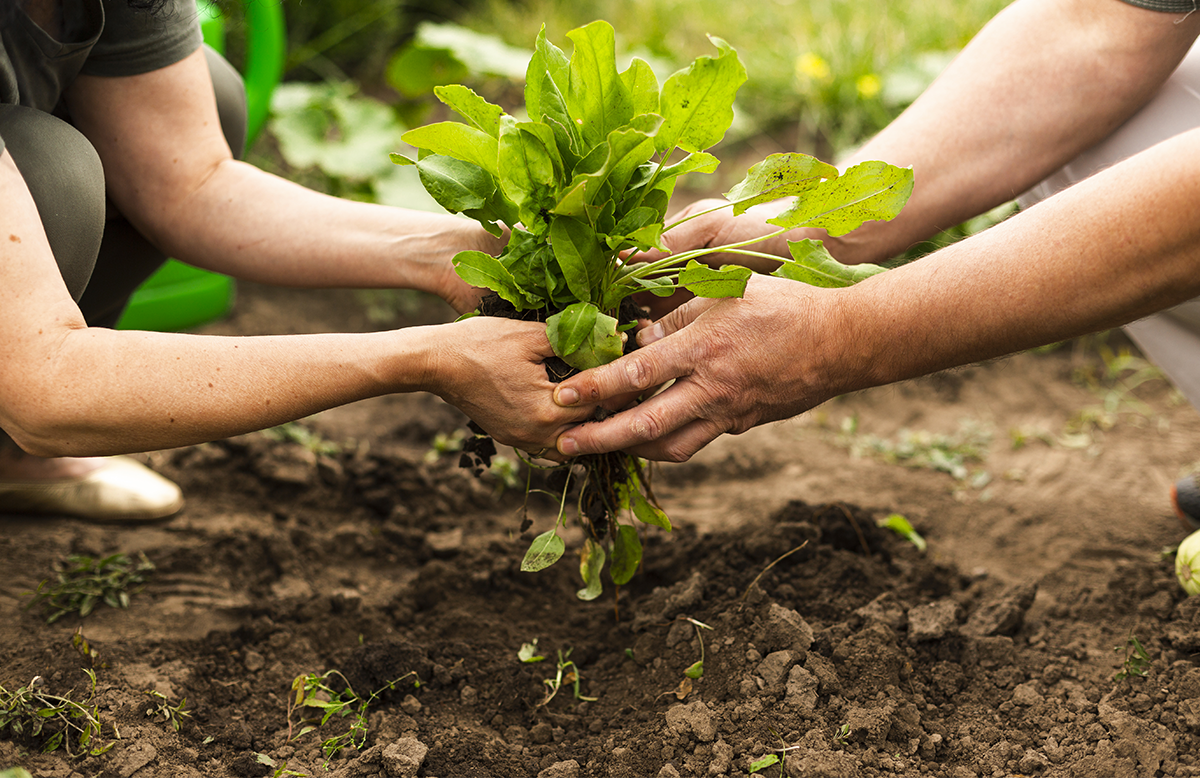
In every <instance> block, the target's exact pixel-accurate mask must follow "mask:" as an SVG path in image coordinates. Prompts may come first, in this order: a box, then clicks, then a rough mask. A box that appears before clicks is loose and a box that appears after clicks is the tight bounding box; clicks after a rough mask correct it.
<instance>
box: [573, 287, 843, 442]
mask: <svg viewBox="0 0 1200 778" xmlns="http://www.w3.org/2000/svg"><path fill="white" fill-rule="evenodd" d="M840 291H842V290H823V289H815V288H813V287H809V286H806V285H804V284H797V283H795V282H794V281H787V280H784V279H778V278H773V277H770V276H762V275H756V276H754V277H752V278H751V280H750V283H749V285H748V286H747V288H746V295H745V297H743V298H741V299H723V300H705V299H693V300H691V301H689V302H687V303H686V304H684V305H683V306H681V307H680V308H678V309H677V310H676V311H674V312H672V313H671V314H669V315H668V316H667V317H665V318H664V319H661V320H660V321H658V322H656V323H655V324H654V325H653V326H651V327H649V328H647V329H646V330H645V331H643V333H641V334H639V343H641V344H642V348H639V349H638V350H636V351H634V352H633V353H632V354H628V355H626V356H624V357H622V358H621V359H619V360H617V361H616V362H613V363H611V364H609V365H605V366H603V367H599V368H595V369H593V370H588V371H585V372H583V373H581V374H579V375H577V376H575V377H573V378H571V379H568V380H567V381H565V382H563V383H562V384H561V385H560V386H559V387H558V388H557V390H556V393H555V398H556V401H557V402H560V403H563V404H564V405H567V406H569V407H576V406H575V403H577V402H578V403H584V404H592V403H599V402H604V401H606V400H608V399H609V398H613V397H618V396H621V395H622V394H626V393H628V392H633V391H644V390H646V389H649V388H651V387H655V386H659V385H661V384H664V383H666V382H667V381H670V380H672V379H674V383H673V384H671V386H669V387H668V388H666V389H665V390H663V391H662V392H660V393H658V394H656V395H655V396H653V397H651V398H650V399H648V400H646V401H645V402H643V403H642V404H640V405H637V406H635V407H632V408H629V409H626V410H624V411H621V412H620V413H617V414H616V415H614V416H612V417H610V418H608V419H606V420H605V421H603V422H599V423H591V424H585V425H582V426H579V427H575V428H573V429H571V430H570V431H568V432H567V433H566V434H564V435H563V436H561V437H560V438H559V441H558V448H559V451H560V452H561V453H562V454H564V455H566V456H576V455H579V454H592V453H599V452H603V451H614V450H619V449H625V450H628V451H630V452H632V453H634V454H637V455H638V456H641V457H645V458H647V459H657V460H664V461H671V462H682V461H685V460H687V459H689V458H690V457H691V456H692V455H693V454H695V453H696V452H697V451H699V450H700V449H701V448H703V447H704V446H705V445H707V444H708V443H709V442H710V441H712V440H713V439H715V438H716V437H717V436H719V435H721V434H722V433H726V432H732V433H735V434H738V433H742V432H745V431H746V430H748V429H750V428H751V427H754V426H756V425H758V424H763V423H766V422H770V421H776V420H779V419H785V418H789V417H791V416H794V415H796V414H798V413H802V412H803V411H806V410H808V409H809V408H812V407H814V406H816V405H817V404H819V403H821V402H823V401H825V400H826V399H829V398H830V397H832V396H833V394H834V392H832V390H831V389H830V388H829V385H828V382H827V380H826V373H827V371H825V370H824V365H825V357H826V355H824V354H823V353H822V348H821V347H822V341H821V337H822V333H831V334H834V333H839V332H841V331H843V325H842V322H841V321H840V320H838V317H837V305H836V296H837V294H838V293H839V292H840ZM572 395H574V396H572ZM582 407H587V406H586V405H584V406H582Z"/></svg>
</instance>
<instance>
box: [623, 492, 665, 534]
mask: <svg viewBox="0 0 1200 778" xmlns="http://www.w3.org/2000/svg"><path fill="white" fill-rule="evenodd" d="M629 505H630V507H631V508H632V509H633V515H634V516H636V517H637V519H638V521H640V522H642V523H643V524H650V525H653V526H655V527H661V528H662V529H665V530H666V531H667V532H670V531H671V520H670V519H668V518H667V514H665V513H663V511H662V509H661V508H659V507H657V506H656V505H654V504H653V503H651V502H650V501H649V500H648V499H646V495H644V494H642V492H641V490H640V489H638V488H634V489H631V490H630V493H629Z"/></svg>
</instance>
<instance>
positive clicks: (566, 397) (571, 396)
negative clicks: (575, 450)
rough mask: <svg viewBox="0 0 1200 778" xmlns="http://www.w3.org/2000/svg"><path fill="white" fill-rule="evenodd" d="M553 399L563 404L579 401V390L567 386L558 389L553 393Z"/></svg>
mask: <svg viewBox="0 0 1200 778" xmlns="http://www.w3.org/2000/svg"><path fill="white" fill-rule="evenodd" d="M554 401H555V402H556V403H558V404H559V405H563V406H570V405H575V404H576V403H578V402H579V392H577V391H575V390H574V389H571V388H569V387H567V388H563V389H559V390H558V391H557V392H555V393H554ZM572 442H573V441H572Z"/></svg>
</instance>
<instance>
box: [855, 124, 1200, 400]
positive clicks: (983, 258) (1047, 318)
mask: <svg viewBox="0 0 1200 778" xmlns="http://www.w3.org/2000/svg"><path fill="white" fill-rule="evenodd" d="M1198 155H1200V134H1198V133H1197V132H1191V133H1187V134H1185V135H1182V136H1179V137H1177V138H1174V139H1172V140H1169V141H1167V142H1165V143H1163V144H1160V145H1159V146H1156V147H1154V148H1152V149H1150V150H1148V151H1147V152H1144V153H1142V154H1140V155H1138V156H1136V157H1133V158H1131V159H1129V160H1126V161H1125V162H1123V163H1121V164H1119V165H1116V166H1114V167H1112V168H1110V169H1108V170H1106V171H1103V172H1101V173H1099V174H1097V175H1096V176H1094V177H1092V178H1091V179H1088V180H1085V181H1083V182H1081V183H1080V184H1077V185H1076V186H1075V187H1072V188H1071V189H1069V190H1066V191H1064V192H1062V193H1060V194H1059V195H1057V196H1055V197H1053V198H1051V199H1049V200H1047V201H1045V202H1044V203H1041V204H1039V205H1037V206H1035V207H1033V208H1031V209H1029V210H1028V211H1025V212H1023V213H1021V214H1019V215H1017V216H1015V217H1013V218H1012V219H1010V220H1008V221H1006V222H1004V223H1002V224H999V225H997V226H995V227H993V228H991V229H989V230H987V231H985V232H983V233H980V234H979V235H976V236H974V237H972V238H970V239H968V240H966V241H963V242H961V243H958V244H955V245H953V246H950V247H948V248H946V249H943V250H941V251H939V252H937V253H935V254H933V255H931V256H929V257H927V258H925V259H923V260H921V261H920V262H916V263H912V264H910V265H907V266H905V267H902V268H898V269H896V270H892V271H889V272H888V273H885V274H882V275H881V276H879V277H877V278H873V279H870V280H868V281H866V282H863V283H862V284H859V285H858V286H856V287H853V288H851V289H849V290H846V295H845V304H846V306H847V309H846V312H845V319H846V321H847V322H848V326H849V327H850V328H851V331H852V332H853V335H848V336H847V337H846V338H844V339H842V341H843V342H845V343H858V344H869V345H870V348H869V349H867V350H866V351H864V352H862V353H861V354H860V355H858V357H857V363H856V362H855V359H854V358H851V359H848V360H847V361H846V364H847V366H849V365H851V364H857V366H856V367H853V368H851V369H850V370H848V371H847V373H846V375H847V376H849V375H851V374H854V375H856V376H857V377H856V378H853V379H851V380H850V381H849V382H848V384H847V385H846V386H841V387H838V389H837V390H836V392H835V393H841V392H843V391H849V390H851V389H854V388H861V386H869V385H877V384H882V383H888V382H891V381H896V380H901V379H904V378H910V377H913V376H916V375H921V374H924V373H928V372H931V371H934V370H938V369H941V368H945V367H950V366H953V365H961V364H967V363H970V362H975V361H979V360H982V359H988V358H992V357H997V356H1001V355H1004V354H1009V353H1013V352H1016V351H1019V350H1022V349H1026V348H1029V347H1032V346H1037V345H1042V344H1045V343H1050V342H1055V341H1058V340H1063V339H1066V338H1069V337H1072V336H1076V335H1079V334H1083V333H1086V332H1094V331H1098V330H1102V329H1107V328H1111V327H1114V326H1118V325H1120V324H1125V323H1128V322H1130V321H1134V320H1136V319H1139V318H1142V317H1144V316H1146V315H1148V314H1150V313H1153V312H1155V311H1158V310H1162V309H1164V308H1166V307H1169V306H1171V305H1174V304H1176V303H1179V302H1182V301H1184V300H1187V299H1189V298H1191V297H1195V296H1197V295H1200V225H1198V224H1197V223H1196V220H1195V218H1194V204H1195V203H1196V202H1198V201H1200V163H1197V162H1196V161H1195V160H1197V159H1200V156H1198Z"/></svg>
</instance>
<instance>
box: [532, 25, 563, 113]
mask: <svg viewBox="0 0 1200 778" xmlns="http://www.w3.org/2000/svg"><path fill="white" fill-rule="evenodd" d="M570 67H571V63H570V61H569V60H568V59H567V55H566V54H564V53H563V51H562V50H561V49H560V48H558V47H557V46H555V45H554V44H553V43H550V42H549V41H548V40H547V39H546V25H544V24H543V25H542V29H541V30H540V31H539V32H538V35H537V41H536V43H535V44H534V51H533V57H531V58H530V60H529V66H528V68H527V69H526V70H525V111H526V113H528V114H529V118H530V119H532V120H533V121H541V120H542V119H543V118H544V117H546V116H554V117H560V116H569V114H568V113H567V109H566V99H565V98H564V97H563V94H564V93H565V92H566V91H567V87H568V85H569V84H570V82H571V76H570ZM547 101H550V102H553V103H556V104H557V105H558V106H561V107H555V106H552V105H548V104H547ZM569 123H570V124H572V125H574V122H569Z"/></svg>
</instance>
